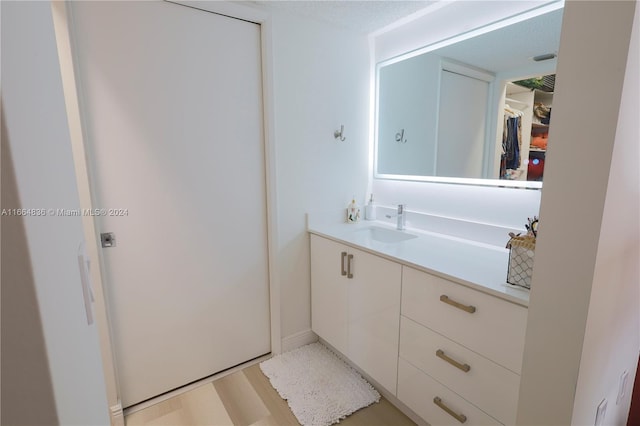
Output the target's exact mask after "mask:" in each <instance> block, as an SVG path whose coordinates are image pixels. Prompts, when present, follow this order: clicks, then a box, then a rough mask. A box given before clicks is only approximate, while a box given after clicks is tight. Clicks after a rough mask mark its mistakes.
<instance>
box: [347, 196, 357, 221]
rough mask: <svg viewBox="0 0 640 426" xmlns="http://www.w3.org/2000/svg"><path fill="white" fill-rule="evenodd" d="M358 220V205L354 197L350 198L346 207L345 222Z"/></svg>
mask: <svg viewBox="0 0 640 426" xmlns="http://www.w3.org/2000/svg"><path fill="white" fill-rule="evenodd" d="M359 220H360V207H359V206H358V203H356V199H355V197H354V198H353V199H352V200H351V204H349V206H348V207H347V222H348V223H356V222H358V221H359Z"/></svg>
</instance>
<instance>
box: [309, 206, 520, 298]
mask: <svg viewBox="0 0 640 426" xmlns="http://www.w3.org/2000/svg"><path fill="white" fill-rule="evenodd" d="M371 226H377V227H381V228H387V229H395V227H394V226H390V225H389V224H388V223H385V222H380V221H360V222H358V223H344V222H342V223H340V222H336V221H331V220H318V219H317V218H313V220H312V219H311V217H309V221H308V230H309V232H310V233H312V234H317V235H321V236H324V237H327V238H330V239H332V240H335V241H339V242H342V243H345V244H348V245H351V246H353V247H355V248H359V249H362V250H365V251H368V252H370V253H373V254H375V255H378V256H381V257H384V258H387V259H390V260H393V261H396V262H399V263H402V264H404V265H407V266H411V267H414V268H416V269H420V270H423V271H425V272H428V273H430V274H433V275H437V276H440V277H442V278H445V279H447V280H450V281H454V282H457V283H459V284H462V285H465V286H467V287H470V288H473V289H475V290H479V291H482V292H484V293H488V294H491V295H494V296H497V297H500V298H502V299H505V300H508V301H510V302H513V303H516V304H518V305H522V306H528V305H529V290H526V289H524V288H519V287H516V286H512V285H510V284H507V282H506V276H507V265H508V260H509V250H508V249H506V248H501V247H497V246H493V245H489V244H483V243H478V242H473V241H469V240H464V239H461V238H456V237H450V236H447V235H444V234H437V233H434V232H428V231H421V230H418V229H411V228H407V229H406V230H405V231H403V232H406V233H409V234H413V235H416V236H418V238H413V239H410V240H406V241H402V242H397V243H382V242H379V241H376V240H373V239H371V238H370V237H369V234H368V233H366V232H355V231H359V230H362V229H364V228H368V227H371Z"/></svg>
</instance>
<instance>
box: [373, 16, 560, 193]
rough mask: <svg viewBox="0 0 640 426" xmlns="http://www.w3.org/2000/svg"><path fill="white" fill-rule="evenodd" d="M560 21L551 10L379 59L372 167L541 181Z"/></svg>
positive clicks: (418, 176)
mask: <svg viewBox="0 0 640 426" xmlns="http://www.w3.org/2000/svg"><path fill="white" fill-rule="evenodd" d="M561 24H562V9H558V10H555V11H552V12H548V13H545V14H542V15H539V16H536V17H533V18H530V19H527V20H523V21H520V22H517V23H515V24H512V25H509V26H505V27H503V28H500V29H497V30H494V31H490V32H485V33H484V34H481V35H478V36H475V37H471V38H468V39H466V40H464V41H460V42H457V43H454V44H450V45H448V46H444V47H441V48H439V49H435V50H430V51H427V52H424V53H420V54H409V55H405V57H400V58H395V59H392V60H389V61H386V62H383V63H380V64H378V67H377V79H378V81H377V83H378V85H377V115H376V157H375V176H376V177H377V178H389V179H410V180H430V179H428V178H429V177H437V178H439V179H440V180H443V179H441V178H474V179H496V180H497V179H501V180H503V181H507V180H511V181H530V182H539V181H542V178H543V175H544V162H545V156H546V149H547V141H548V138H547V137H548V133H549V126H550V118H551V110H552V105H553V90H554V84H555V75H554V73H555V67H556V61H557V60H556V55H557V52H558V46H559V41H560V28H561ZM428 49H429V48H426V49H425V50H428ZM533 186H535V185H533Z"/></svg>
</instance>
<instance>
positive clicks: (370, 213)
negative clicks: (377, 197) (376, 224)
mask: <svg viewBox="0 0 640 426" xmlns="http://www.w3.org/2000/svg"><path fill="white" fill-rule="evenodd" d="M364 218H365V220H376V206H375V205H374V204H373V194H371V198H369V204H367V205H366V206H365V208H364Z"/></svg>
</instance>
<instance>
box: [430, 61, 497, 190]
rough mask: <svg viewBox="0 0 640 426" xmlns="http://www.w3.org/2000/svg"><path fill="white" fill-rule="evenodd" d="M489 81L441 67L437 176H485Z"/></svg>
mask: <svg viewBox="0 0 640 426" xmlns="http://www.w3.org/2000/svg"><path fill="white" fill-rule="evenodd" d="M488 96H489V83H488V82H486V81H483V80H478V79H476V78H473V77H468V76H466V75H461V74H457V73H454V72H450V71H447V70H442V75H441V81H440V108H439V117H438V148H437V151H438V155H437V156H438V161H437V170H436V172H437V175H438V176H453V177H465V178H482V177H486V176H483V174H482V172H483V170H482V167H483V164H484V141H485V129H486V121H487V99H488Z"/></svg>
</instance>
